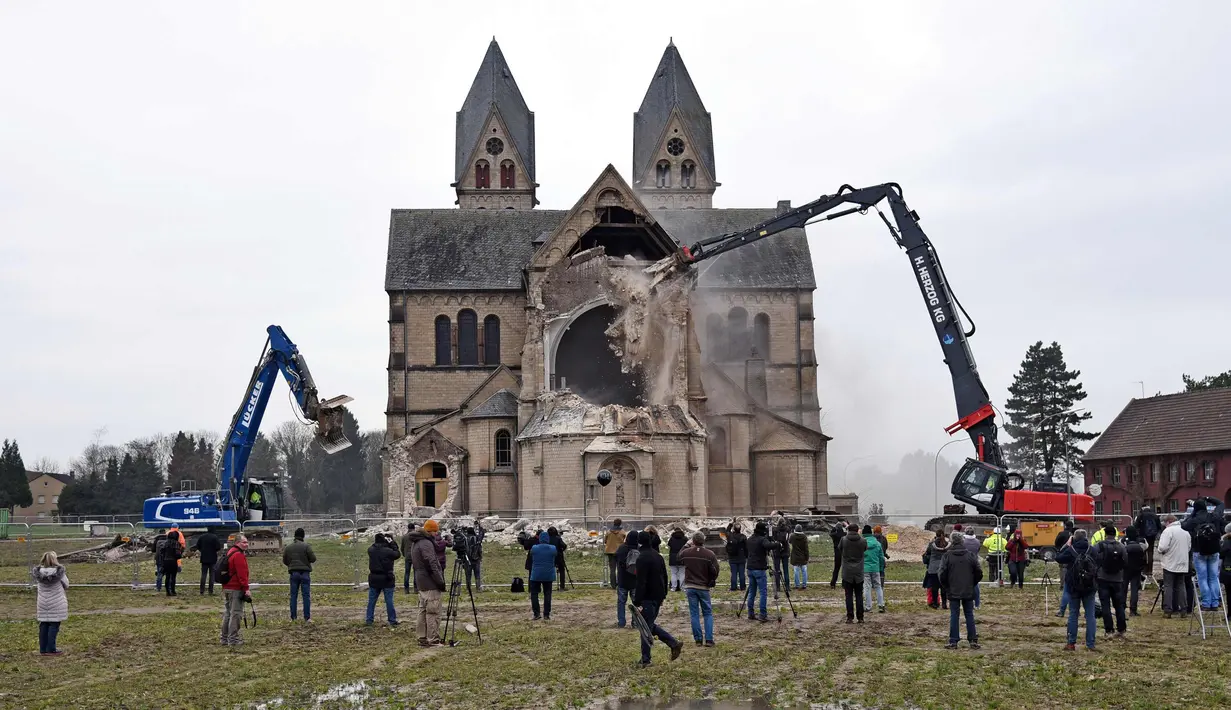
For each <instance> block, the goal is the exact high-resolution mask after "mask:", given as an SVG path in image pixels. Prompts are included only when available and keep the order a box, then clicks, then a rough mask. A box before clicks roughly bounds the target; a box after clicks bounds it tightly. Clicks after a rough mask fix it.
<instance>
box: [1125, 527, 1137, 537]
mask: <svg viewBox="0 0 1231 710" xmlns="http://www.w3.org/2000/svg"><path fill="white" fill-rule="evenodd" d="M1124 537H1127V538H1128V539H1130V540H1136V539H1137V528H1135V527H1133V526H1132V525H1130V526H1128V527H1127V528H1124Z"/></svg>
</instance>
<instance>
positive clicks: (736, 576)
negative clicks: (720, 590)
mask: <svg viewBox="0 0 1231 710" xmlns="http://www.w3.org/2000/svg"><path fill="white" fill-rule="evenodd" d="M729 564H730V565H731V591H733V592H734V591H735V590H737V589H738V590H739V591H744V590H745V589H747V588H748V575H747V573H745V572H744V565H745V564H747V563H746V562H744V561H743V560H739V561H736V562H730V563H729Z"/></svg>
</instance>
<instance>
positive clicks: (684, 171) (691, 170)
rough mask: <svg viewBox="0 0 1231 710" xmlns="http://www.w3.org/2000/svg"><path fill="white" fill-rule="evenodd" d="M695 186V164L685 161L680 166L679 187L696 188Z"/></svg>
mask: <svg viewBox="0 0 1231 710" xmlns="http://www.w3.org/2000/svg"><path fill="white" fill-rule="evenodd" d="M696 186H697V164H696V163H694V162H692V161H691V160H685V161H684V163H683V164H682V165H680V187H696Z"/></svg>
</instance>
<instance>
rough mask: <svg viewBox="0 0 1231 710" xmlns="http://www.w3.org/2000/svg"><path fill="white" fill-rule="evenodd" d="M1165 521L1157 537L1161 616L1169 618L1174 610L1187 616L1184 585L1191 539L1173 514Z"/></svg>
mask: <svg viewBox="0 0 1231 710" xmlns="http://www.w3.org/2000/svg"><path fill="white" fill-rule="evenodd" d="M1166 523H1167V527H1166V529H1164V530H1163V534H1162V536H1160V537H1159V539H1158V554H1159V555H1161V557H1162V561H1163V616H1164V617H1166V618H1168V619H1170V618H1171V615H1172V614H1174V613H1176V612H1179V613H1180V615H1181V616H1187V613H1186V612H1185V610H1186V608H1187V598H1188V592H1187V591H1186V590H1185V588H1184V585H1185V584H1187V583H1188V565H1189V560H1190V558H1191V557H1192V548H1193V541H1192V537H1191V536H1190V535H1189V534H1188V531H1187V530H1185V529H1184V528H1182V527H1180V522H1179V520H1177V519H1176V517H1175V516H1174V515H1168V516H1167V518H1166Z"/></svg>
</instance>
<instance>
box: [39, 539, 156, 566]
mask: <svg viewBox="0 0 1231 710" xmlns="http://www.w3.org/2000/svg"><path fill="white" fill-rule="evenodd" d="M152 545H153V543H152V541H150V540H147V539H146V538H145V537H141V536H136V537H130V538H128V539H127V541H126V540H125V538H124V537H123V536H121V535H116V536H115V537H114V538H113V539H111V540H109V541H107V542H104V543H102V544H101V545H94V546H93V547H86V548H84V549H81V550H74V551H72V552H66V553H64V554H62V555H60V556H59V559H60V562H61V563H62V564H80V563H83V562H121V561H124V560H126V559H128V558H129V557H131V556H132V555H135V554H137V553H139V552H144V551H146V550H149V549H150V547H151V546H152Z"/></svg>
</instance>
